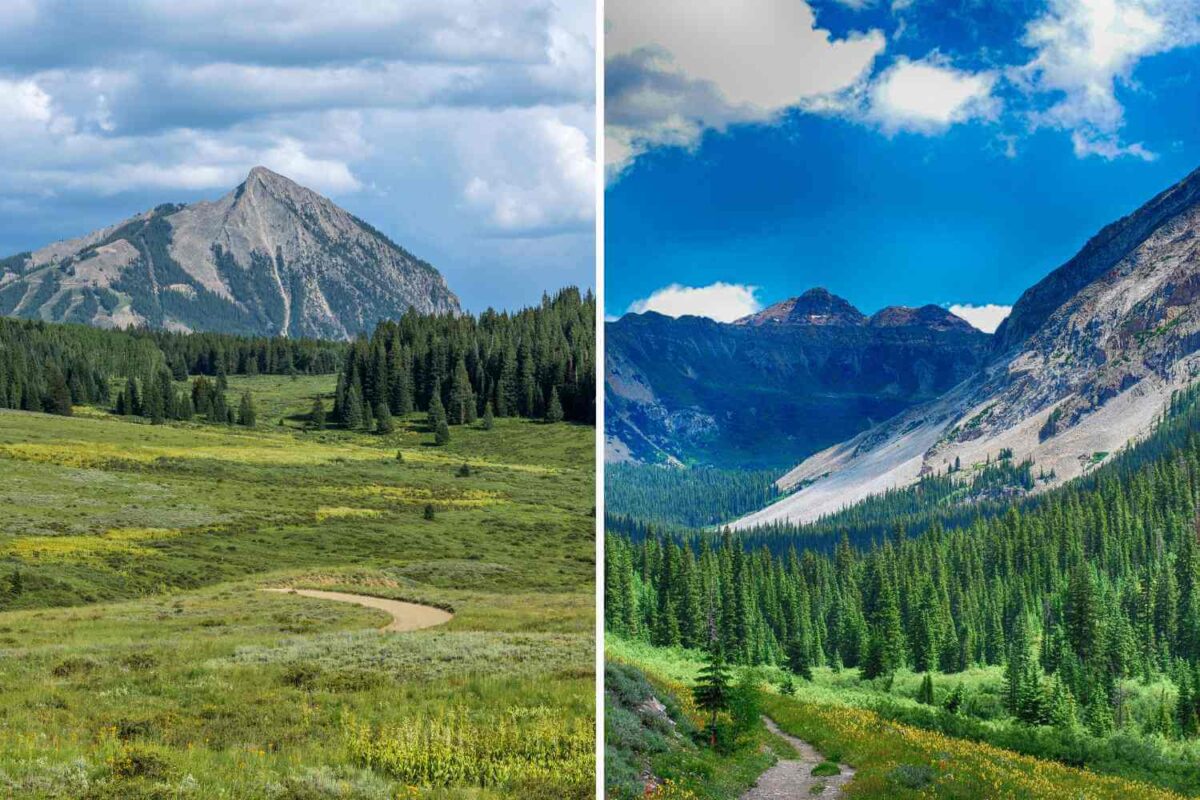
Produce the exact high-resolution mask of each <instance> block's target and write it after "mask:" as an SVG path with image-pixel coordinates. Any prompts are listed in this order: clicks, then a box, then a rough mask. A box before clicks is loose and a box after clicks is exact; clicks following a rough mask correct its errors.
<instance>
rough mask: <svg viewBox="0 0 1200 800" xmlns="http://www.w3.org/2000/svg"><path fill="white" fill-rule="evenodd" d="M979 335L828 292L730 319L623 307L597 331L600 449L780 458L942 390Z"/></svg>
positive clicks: (665, 456)
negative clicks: (602, 397)
mask: <svg viewBox="0 0 1200 800" xmlns="http://www.w3.org/2000/svg"><path fill="white" fill-rule="evenodd" d="M931 308H932V309H933V310H932V311H931V310H930V309H931ZM989 338H990V337H988V335H987V334H984V333H981V332H980V331H977V330H975V329H974V328H972V327H971V326H970V325H968V324H967V323H966V322H964V321H963V320H961V319H959V318H958V317H954V315H952V314H950V313H949V312H948V311H945V310H944V309H939V308H937V307H925V308H923V309H909V308H903V307H892V308H889V309H884V310H883V311H880V312H878V313H877V314H875V315H874V316H872V317H870V318H868V317H866V316H865V315H863V314H862V313H861V312H859V311H858V309H856V308H854V307H853V306H852V305H851V304H849V303H848V302H846V301H845V300H843V299H841V298H839V297H836V296H834V295H831V294H830V293H829V292H827V291H826V290H824V289H813V290H810V291H808V292H806V293H805V294H803V295H801V296H800V297H797V298H792V299H790V300H786V301H783V302H781V303H778V304H776V305H774V306H771V307H770V308H768V309H765V310H764V311H762V312H759V313H758V314H755V315H751V316H749V317H746V318H743V319H741V320H737V321H736V322H733V323H728V324H726V323H718V322H714V321H713V320H710V319H706V318H701V317H680V318H678V319H673V318H671V317H666V316H663V315H661V314H656V313H653V312H647V313H645V314H628V315H626V316H625V317H623V318H621V319H620V320H618V321H616V322H611V323H608V324H607V328H606V357H605V368H606V376H605V392H606V398H607V411H606V457H607V458H608V460H609V461H629V460H635V461H682V462H694V463H707V464H716V465H719V466H730V467H739V466H770V467H783V466H786V465H787V464H789V463H795V460H796V459H798V458H802V457H803V456H805V455H808V454H811V453H813V452H816V451H817V450H820V449H821V448H824V447H827V446H828V445H829V444H832V443H833V442H835V441H839V440H840V439H842V438H845V437H847V436H850V435H853V434H855V433H857V432H859V431H861V430H863V429H865V428H867V427H869V426H870V425H871V424H872V423H873V422H875V421H880V420H883V419H886V418H888V417H890V416H892V415H894V414H896V413H897V412H898V411H900V410H902V409H904V408H907V407H909V406H911V405H912V404H914V403H917V402H920V401H922V400H927V399H931V398H933V397H937V396H940V395H941V394H942V393H944V392H945V391H946V390H947V389H949V388H950V387H951V386H953V385H955V384H956V383H958V382H960V381H961V380H962V379H963V378H965V377H966V376H967V375H969V374H970V373H972V372H974V371H975V370H976V369H977V368H978V366H979V365H980V364H981V363H982V360H983V358H984V356H985V355H986V353H987V352H988V350H989Z"/></svg>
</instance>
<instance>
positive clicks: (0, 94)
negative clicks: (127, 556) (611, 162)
mask: <svg viewBox="0 0 1200 800" xmlns="http://www.w3.org/2000/svg"><path fill="white" fill-rule="evenodd" d="M70 6H71V9H70V13H65V12H64V10H63V8H61V7H60V4H59V3H57V2H56V0H0V52H3V53H4V70H3V72H2V73H0V119H3V120H4V124H3V125H0V186H3V187H4V198H3V200H5V201H8V202H15V203H16V204H17V206H18V207H19V208H21V209H22V213H23V214H25V215H26V219H25V220H23V221H20V222H18V221H16V220H15V219H14V218H13V217H12V216H11V215H9V218H8V219H4V218H2V216H0V255H3V254H4V253H5V252H11V251H16V250H20V249H27V248H30V247H36V246H40V245H42V244H44V243H45V241H48V240H50V238H62V237H64V236H68V235H79V234H81V233H84V232H85V231H87V230H89V229H90V228H95V227H100V226H102V225H105V224H109V223H112V222H113V221H115V219H114V214H117V213H118V212H117V211H114V210H113V209H114V208H119V209H120V211H119V213H120V214H121V215H124V214H128V213H131V212H133V211H135V210H142V209H143V208H148V207H150V206H152V205H155V204H157V203H160V202H164V201H167V200H171V201H176V200H184V201H186V200H192V199H198V197H201V196H213V194H215V193H216V192H217V191H218V190H228V189H230V188H232V187H233V186H235V185H236V184H237V183H238V182H239V181H240V180H242V179H243V178H244V177H245V175H246V172H247V171H248V170H249V169H250V168H251V167H252V166H254V165H256V164H264V165H266V166H268V167H270V168H272V169H274V170H276V171H278V172H281V173H283V174H285V175H288V176H289V177H291V178H293V179H295V180H297V181H299V182H300V183H302V184H305V185H308V186H310V187H312V188H313V189H316V190H318V191H321V192H324V193H326V194H332V195H333V196H334V199H335V200H337V201H339V202H341V203H342V204H344V205H348V206H349V207H351V209H352V210H354V211H355V213H357V214H359V215H360V216H362V217H364V218H366V219H368V220H369V221H371V222H372V223H373V224H377V225H378V226H379V227H381V228H383V229H384V230H385V231H386V232H387V233H389V235H393V236H394V237H395V238H397V239H398V240H400V241H403V242H405V243H406V244H409V245H412V246H413V248H414V249H415V250H418V251H419V252H420V253H421V254H422V255H424V256H426V257H429V258H430V260H431V261H433V262H434V263H435V264H436V265H437V266H439V268H444V271H445V272H447V274H448V279H449V280H451V282H452V283H454V280H455V278H454V275H453V274H452V273H454V271H455V267H456V265H462V267H463V268H464V269H466V268H468V267H471V268H475V269H477V270H478V269H480V268H481V265H482V264H488V265H492V266H493V268H495V269H498V270H500V269H504V270H508V272H509V274H510V275H512V274H516V273H517V272H519V273H520V274H521V275H529V276H530V277H528V278H522V280H526V283H527V284H528V285H533V284H535V283H536V287H537V288H536V293H535V292H533V291H532V290H531V288H527V289H526V294H527V296H528V299H536V297H537V296H538V295H539V294H540V291H541V289H543V288H545V287H546V286H549V285H553V284H557V283H558V282H560V281H566V280H573V281H576V282H580V283H585V284H586V283H588V282H590V279H583V280H581V278H580V277H579V276H580V275H581V274H583V275H586V274H589V273H590V267H591V266H592V264H591V256H590V255H587V256H586V257H585V258H584V259H583V260H580V254H581V253H589V254H590V253H591V251H592V242H593V240H594V237H593V233H592V231H591V221H592V220H593V219H594V211H593V205H594V197H593V193H594V186H593V184H594V180H593V178H592V172H593V171H594V168H595V155H594V153H595V149H596V144H595V142H594V141H593V138H594V122H593V120H594V110H595V104H594V103H595V98H594V92H595V85H594V84H595V81H594V77H595V76H594V70H595V64H594V45H595V43H594V41H593V39H594V36H595V31H594V8H595V6H594V5H593V4H592V3H591V2H590V0H504V2H501V1H500V0H485V1H484V2H480V1H479V0H405V1H404V2H400V3H396V2H368V3H349V4H345V3H343V4H330V3H328V2H324V0H294V2H289V3H288V4H287V6H288V7H287V13H286V14H281V13H279V3H278V2H277V0H239V1H238V2H233V0H194V1H193V2H188V3H179V2H175V0H113V2H110V3H105V4H99V3H73V4H70ZM199 193H205V194H199ZM114 197H117V198H119V199H118V200H114V199H113V198H114ZM135 198H136V199H135ZM18 200H19V202H17V201H18ZM114 203H116V204H117V205H114ZM66 207H69V208H70V209H71V211H70V212H64V211H63V210H62V209H63V208H66ZM83 208H87V209H89V210H91V211H92V212H93V213H94V216H90V217H89V216H85V215H82V214H81V213H80V209H83ZM116 218H117V219H119V216H117V217H116ZM29 219H34V220H38V221H39V222H40V224H41V225H43V226H44V227H46V228H47V230H45V231H42V232H37V231H31V229H30V226H29V225H28V220H29ZM52 220H57V221H58V222H57V223H55V224H57V225H59V226H64V227H63V228H55V229H53V230H49V228H50V227H51V221H52ZM68 224H69V225H70V227H69V228H65V226H67V225H68ZM497 233H499V234H503V235H504V236H506V237H522V241H524V242H525V245H524V247H525V248H526V251H525V255H524V257H523V256H522V254H521V253H519V252H517V249H516V248H513V247H509V246H507V245H506V246H504V247H503V248H502V247H500V246H499V245H497V243H496V241H495V239H496V234H497ZM564 236H567V237H569V238H571V242H569V243H568V242H564V241H561V240H562V238H563V237H564ZM537 237H544V238H547V239H555V240H556V241H554V242H551V243H546V244H544V246H543V245H534V244H531V242H533V241H534V240H535V239H536V238H537ZM414 238H415V239H416V242H415V243H414ZM422 242H426V243H429V242H432V243H434V244H435V246H433V247H430V246H428V245H426V246H425V247H424V249H420V245H421V243H422ZM5 245H7V247H6V246H5ZM431 251H432V252H431ZM568 253H569V254H570V257H571V258H573V259H575V260H580V264H579V265H578V266H577V265H575V264H571V265H570V266H569V268H568V267H567V266H566V265H564V264H563V263H562V259H563V258H564V257H566V254H568ZM538 269H541V270H543V277H541V278H535V277H532V276H533V274H534V273H535V272H536V271H537V270H538ZM545 273H549V274H548V275H546V274H545ZM565 276H569V277H565ZM517 283H518V281H513V280H510V281H508V282H507V283H506V284H504V285H502V286H501V290H502V291H501V292H500V293H496V292H493V293H492V295H491V296H490V297H489V298H487V299H486V300H484V301H483V302H485V303H486V302H500V303H507V302H509V301H508V300H505V299H504V298H503V297H502V296H501V295H502V294H503V290H509V291H513V289H512V287H513V286H515V285H516V284H517ZM456 288H457V287H456ZM459 292H460V295H464V299H465V300H466V301H467V302H468V304H470V303H472V302H473V301H472V298H471V297H470V290H469V289H467V290H466V291H464V290H462V289H461V288H460V289H459Z"/></svg>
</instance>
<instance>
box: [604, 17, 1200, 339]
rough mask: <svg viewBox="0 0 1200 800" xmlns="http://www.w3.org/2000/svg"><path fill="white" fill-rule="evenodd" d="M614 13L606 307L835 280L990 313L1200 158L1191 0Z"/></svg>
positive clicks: (756, 297)
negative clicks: (687, 17) (682, 18)
mask: <svg viewBox="0 0 1200 800" xmlns="http://www.w3.org/2000/svg"><path fill="white" fill-rule="evenodd" d="M675 5H678V6H679V8H672V6H675ZM606 8H607V11H606V15H607V18H608V21H607V25H608V30H609V33H608V39H607V43H606V60H607V69H606V80H607V83H608V87H607V91H608V95H607V97H606V103H607V112H606V115H607V119H606V123H607V127H606V153H605V158H606V162H607V163H606V169H607V173H608V185H607V190H606V202H605V217H606V234H605V258H606V260H605V271H606V277H605V290H606V298H605V304H606V311H607V313H608V314H609V315H610V316H615V315H619V314H621V313H623V312H625V311H627V310H634V311H638V310H644V309H654V310H659V311H662V312H663V313H671V314H679V313H699V314H705V315H708V316H713V317H714V318H718V319H721V318H725V319H728V318H732V317H734V316H737V315H740V314H742V313H747V312H749V311H751V310H753V309H754V308H756V307H758V306H761V305H766V304H769V303H771V302H774V301H777V300H781V299H783V298H785V297H789V296H793V295H796V294H799V293H800V292H802V291H804V290H805V289H807V288H810V287H812V286H817V285H820V286H825V287H827V288H829V289H830V290H831V291H834V292H835V293H837V294H841V295H843V296H845V297H846V298H848V299H849V300H851V301H852V302H853V303H855V304H856V305H858V306H859V307H860V308H861V309H862V310H864V311H866V312H868V313H870V312H873V311H875V310H877V309H878V308H880V307H882V306H884V305H891V304H905V305H918V304H924V303H937V304H940V305H946V306H952V307H956V308H957V309H959V310H960V313H962V314H963V315H964V316H966V317H967V318H968V319H969V320H971V321H972V322H973V323H975V324H977V325H979V326H980V327H983V328H985V329H987V328H991V327H994V325H995V324H998V322H999V319H1000V318H1002V316H1003V314H1004V313H1005V307H1007V306H1008V305H1010V304H1011V303H1012V302H1013V301H1015V300H1016V298H1017V297H1018V296H1019V294H1020V293H1021V292H1022V291H1023V290H1024V289H1026V288H1027V287H1028V286H1030V285H1031V284H1033V283H1034V282H1036V281H1037V280H1039V279H1040V278H1041V277H1043V276H1044V275H1045V274H1046V273H1047V272H1049V271H1050V270H1051V269H1053V268H1054V267H1056V266H1057V265H1059V264H1060V263H1062V262H1063V261H1065V260H1066V259H1067V258H1069V257H1070V256H1071V255H1072V254H1073V253H1074V252H1075V251H1076V250H1077V249H1078V248H1079V247H1080V246H1081V245H1082V244H1083V242H1084V241H1086V239H1087V238H1088V237H1089V236H1091V235H1092V234H1094V233H1095V232H1096V231H1097V230H1099V228H1100V227H1102V226H1103V225H1104V224H1107V223H1108V222H1111V221H1113V220H1115V219H1117V218H1118V217H1120V216H1122V215H1123V214H1126V213H1128V212H1130V211H1132V210H1133V209H1135V208H1136V207H1137V206H1138V205H1140V204H1141V203H1142V202H1143V201H1145V200H1147V199H1149V198H1150V197H1151V196H1152V195H1154V194H1155V193H1157V192H1158V191H1160V190H1161V189H1164V188H1166V187H1167V186H1169V185H1171V184H1172V183H1174V182H1175V181H1177V180H1179V179H1180V178H1182V177H1184V176H1185V175H1186V174H1187V173H1189V172H1190V171H1192V170H1193V169H1195V168H1197V167H1200V137H1198V136H1197V132H1200V47H1198V46H1197V43H1198V42H1200V3H1198V2H1196V0H1172V1H1171V2H1157V1H1156V0H1051V1H1050V2H1007V3H988V2H981V1H979V0H966V1H964V2H933V0H893V2H891V3H888V2H886V0H841V2H838V1H837V0H824V2H818V1H817V0H812V2H811V4H809V5H806V4H805V3H804V2H798V0H747V2H746V3H745V5H744V6H743V7H742V8H741V11H742V13H741V14H740V15H739V16H737V17H736V18H733V17H730V16H726V15H725V11H724V8H723V4H722V3H719V2H717V1H716V0H696V2H684V0H663V2H662V3H658V4H655V8H654V9H653V10H647V9H646V8H645V7H644V6H643V5H642V4H639V3H637V2H635V0H611V2H609V3H608V4H607V6H606ZM684 8H688V9H691V11H690V13H692V14H693V17H694V19H695V20H696V22H695V24H694V25H693V26H691V27H688V26H678V25H673V24H672V19H673V18H675V19H677V18H678V17H673V14H676V13H678V12H680V11H681V10H682V9H684ZM751 43H753V44H751ZM988 306H994V307H991V308H984V309H980V308H978V307H988Z"/></svg>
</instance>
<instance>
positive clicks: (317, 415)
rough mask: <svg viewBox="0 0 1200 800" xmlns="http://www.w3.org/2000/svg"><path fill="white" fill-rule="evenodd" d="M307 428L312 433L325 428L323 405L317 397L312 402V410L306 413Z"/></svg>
mask: <svg viewBox="0 0 1200 800" xmlns="http://www.w3.org/2000/svg"><path fill="white" fill-rule="evenodd" d="M308 427H309V428H311V429H312V430H314V431H319V430H323V429H324V428H325V403H323V402H322V401H321V398H319V397H318V398H317V399H316V400H313V404H312V410H311V411H309V412H308Z"/></svg>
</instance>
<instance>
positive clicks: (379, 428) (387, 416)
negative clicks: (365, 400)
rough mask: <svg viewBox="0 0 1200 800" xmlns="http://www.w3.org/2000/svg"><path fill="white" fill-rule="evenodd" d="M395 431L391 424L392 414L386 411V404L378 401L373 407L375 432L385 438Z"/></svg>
mask: <svg viewBox="0 0 1200 800" xmlns="http://www.w3.org/2000/svg"><path fill="white" fill-rule="evenodd" d="M393 430H395V426H394V425H393V424H392V412H391V411H389V410H388V404H387V403H385V402H383V401H380V402H379V404H378V405H376V406H375V432H376V433H378V434H381V435H384V436H386V435H387V434H389V433H391V432H392V431H393Z"/></svg>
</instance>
